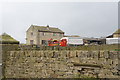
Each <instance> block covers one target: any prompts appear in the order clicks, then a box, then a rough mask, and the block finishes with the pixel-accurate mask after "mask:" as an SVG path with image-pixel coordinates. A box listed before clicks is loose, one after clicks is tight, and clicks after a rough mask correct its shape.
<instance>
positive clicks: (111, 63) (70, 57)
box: [5, 50, 119, 78]
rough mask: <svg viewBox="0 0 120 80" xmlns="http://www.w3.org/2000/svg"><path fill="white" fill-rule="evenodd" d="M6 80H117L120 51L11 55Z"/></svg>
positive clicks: (49, 52)
mask: <svg viewBox="0 0 120 80" xmlns="http://www.w3.org/2000/svg"><path fill="white" fill-rule="evenodd" d="M5 77H6V78H78V77H81V78H83V77H99V78H118V77H119V71H118V52H117V51H81V50H72V51H70V50H62V51H56V50H55V51H54V50H53V51H50V50H45V51H42V50H40V51H9V52H8V53H7V56H6V62H5Z"/></svg>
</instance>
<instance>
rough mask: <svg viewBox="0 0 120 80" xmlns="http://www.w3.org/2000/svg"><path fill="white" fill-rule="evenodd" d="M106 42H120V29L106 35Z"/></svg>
mask: <svg viewBox="0 0 120 80" xmlns="http://www.w3.org/2000/svg"><path fill="white" fill-rule="evenodd" d="M106 44H120V29H118V30H117V31H115V32H114V33H113V34H112V35H110V36H107V37H106Z"/></svg>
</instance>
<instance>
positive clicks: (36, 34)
mask: <svg viewBox="0 0 120 80" xmlns="http://www.w3.org/2000/svg"><path fill="white" fill-rule="evenodd" d="M63 36H64V32H63V31H62V30H60V29H59V28H55V27H49V25H47V26H36V25H31V26H30V27H29V29H28V30H27V31H26V44H27V45H47V42H48V40H49V39H51V38H52V39H56V40H60V39H61V38H62V37H63Z"/></svg>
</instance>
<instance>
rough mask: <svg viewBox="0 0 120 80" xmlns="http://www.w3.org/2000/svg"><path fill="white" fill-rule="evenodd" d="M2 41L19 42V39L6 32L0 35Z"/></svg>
mask: <svg viewBox="0 0 120 80" xmlns="http://www.w3.org/2000/svg"><path fill="white" fill-rule="evenodd" d="M0 41H1V42H3V43H19V41H17V40H15V39H14V38H13V37H11V36H10V35H8V34H6V33H3V34H2V35H0Z"/></svg>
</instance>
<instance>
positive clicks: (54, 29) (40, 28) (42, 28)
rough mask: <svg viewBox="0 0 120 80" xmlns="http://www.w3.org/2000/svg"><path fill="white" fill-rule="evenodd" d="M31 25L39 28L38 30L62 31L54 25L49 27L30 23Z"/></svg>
mask: <svg viewBox="0 0 120 80" xmlns="http://www.w3.org/2000/svg"><path fill="white" fill-rule="evenodd" d="M31 27H34V29H36V30H39V31H41V32H42V31H43V32H44V31H45V32H56V33H64V32H63V31H62V30H60V29H59V28H55V27H49V26H36V25H31Z"/></svg>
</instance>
